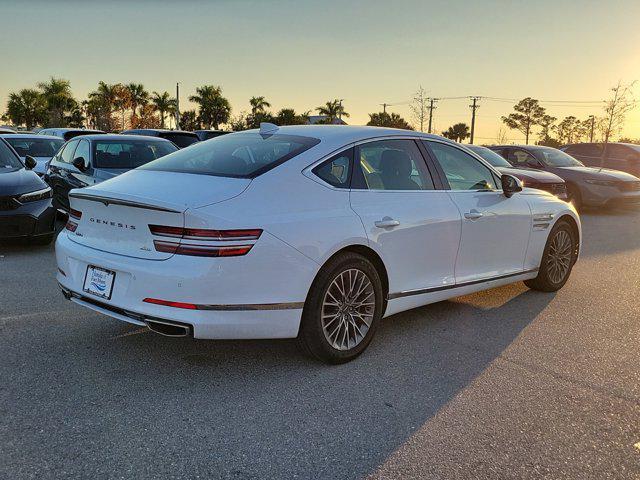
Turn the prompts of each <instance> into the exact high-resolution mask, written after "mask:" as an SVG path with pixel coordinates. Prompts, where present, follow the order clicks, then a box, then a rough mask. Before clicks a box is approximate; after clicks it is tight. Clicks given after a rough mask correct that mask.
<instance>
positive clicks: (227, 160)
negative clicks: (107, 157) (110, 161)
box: [141, 133, 320, 178]
mask: <svg viewBox="0 0 640 480" xmlns="http://www.w3.org/2000/svg"><path fill="white" fill-rule="evenodd" d="M318 143H320V140H318V139H317V138H311V137H302V136H297V135H260V134H259V133H234V134H231V135H223V136H221V137H217V138H213V139H211V140H209V141H207V142H200V143H198V144H197V145H194V146H192V147H190V148H186V149H184V150H180V151H178V152H176V153H174V154H172V155H169V156H167V157H164V158H161V159H159V160H156V161H154V162H151V163H148V164H147V165H145V166H144V167H141V168H144V169H148V170H162V171H169V172H184V173H198V174H203V175H215V176H219V177H234V178H253V177H256V176H258V175H260V174H262V173H264V172H266V171H268V170H270V169H272V168H274V167H276V166H278V165H280V164H281V163H284V162H286V161H287V160H289V159H291V158H293V157H295V156H296V155H299V154H301V153H302V152H304V151H306V150H308V149H309V148H311V147H313V146H314V145H317V144H318Z"/></svg>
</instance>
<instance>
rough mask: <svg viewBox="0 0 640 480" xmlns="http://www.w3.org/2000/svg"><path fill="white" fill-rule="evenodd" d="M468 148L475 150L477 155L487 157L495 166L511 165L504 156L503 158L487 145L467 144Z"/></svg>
mask: <svg viewBox="0 0 640 480" xmlns="http://www.w3.org/2000/svg"><path fill="white" fill-rule="evenodd" d="M467 148H468V149H469V150H471V151H472V152H474V153H475V154H476V155H480V156H481V157H482V158H483V159H485V160H486V161H487V162H489V163H490V164H491V165H493V166H494V167H510V166H511V164H510V163H509V162H507V161H506V160H505V159H504V158H502V157H501V156H500V155H498V154H497V153H496V152H494V151H493V150H490V149H488V148H487V147H480V146H477V145H469V146H467Z"/></svg>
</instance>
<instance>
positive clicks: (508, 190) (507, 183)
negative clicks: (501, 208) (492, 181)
mask: <svg viewBox="0 0 640 480" xmlns="http://www.w3.org/2000/svg"><path fill="white" fill-rule="evenodd" d="M500 183H502V192H503V193H504V196H505V197H507V198H511V197H512V196H513V194H514V193H517V192H521V191H522V182H521V181H520V180H519V179H517V178H516V177H514V176H513V175H502V177H500Z"/></svg>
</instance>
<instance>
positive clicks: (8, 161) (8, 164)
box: [0, 140, 23, 172]
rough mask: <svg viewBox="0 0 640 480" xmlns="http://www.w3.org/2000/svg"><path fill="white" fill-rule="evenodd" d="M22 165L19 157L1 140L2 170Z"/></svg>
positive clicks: (0, 164) (0, 167)
mask: <svg viewBox="0 0 640 480" xmlns="http://www.w3.org/2000/svg"><path fill="white" fill-rule="evenodd" d="M22 167H23V165H22V163H21V162H20V160H19V159H18V157H16V155H15V154H14V153H13V152H12V151H11V149H10V148H9V147H8V146H7V144H6V143H4V142H3V141H2V140H0V172H2V171H3V170H5V169H11V170H15V169H16V168H22Z"/></svg>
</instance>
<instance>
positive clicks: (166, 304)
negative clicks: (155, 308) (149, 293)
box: [142, 298, 198, 310]
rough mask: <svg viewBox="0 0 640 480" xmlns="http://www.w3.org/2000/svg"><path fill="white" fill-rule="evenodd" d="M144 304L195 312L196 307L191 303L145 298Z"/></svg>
mask: <svg viewBox="0 0 640 480" xmlns="http://www.w3.org/2000/svg"><path fill="white" fill-rule="evenodd" d="M142 301H143V302H145V303H153V304H154V305H162V306H164V307H174V308H184V309H187V310H197V308H198V307H197V306H196V305H195V304H193V303H184V302H171V301H169V300H160V299H158V298H145V299H144V300H142Z"/></svg>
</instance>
